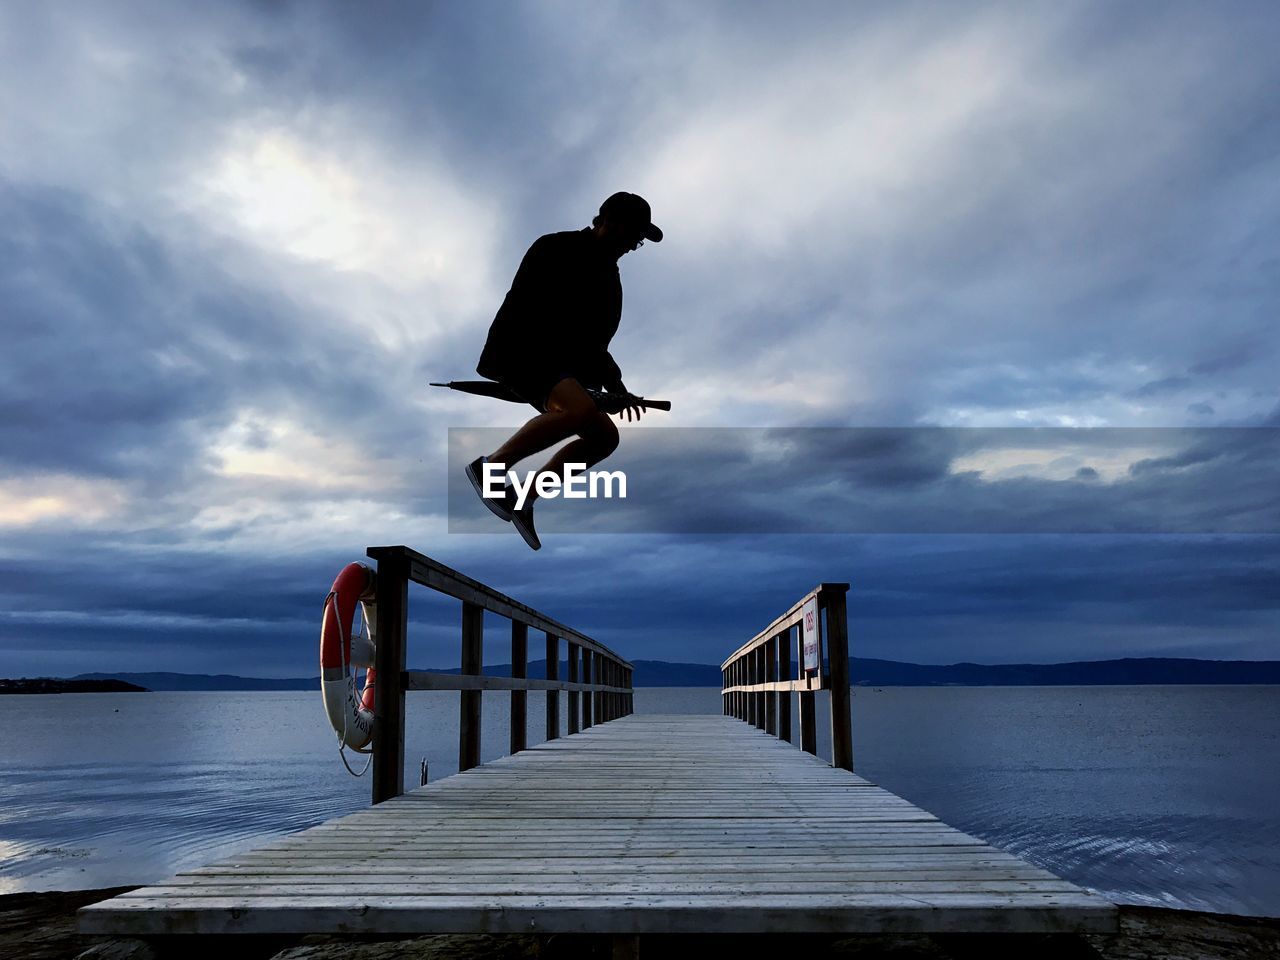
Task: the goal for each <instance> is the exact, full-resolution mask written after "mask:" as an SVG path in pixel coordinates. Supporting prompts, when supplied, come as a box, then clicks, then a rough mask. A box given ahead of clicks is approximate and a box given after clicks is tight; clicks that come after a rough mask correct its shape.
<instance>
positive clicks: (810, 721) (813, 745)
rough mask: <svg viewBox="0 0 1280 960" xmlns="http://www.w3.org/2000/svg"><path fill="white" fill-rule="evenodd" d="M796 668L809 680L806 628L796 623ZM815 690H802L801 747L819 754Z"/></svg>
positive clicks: (798, 673)
mask: <svg viewBox="0 0 1280 960" xmlns="http://www.w3.org/2000/svg"><path fill="white" fill-rule="evenodd" d="M796 663H798V664H799V667H798V669H797V670H796V673H797V675H798V676H799V678H800V679H802V680H808V671H807V670H805V668H804V630H803V628H801V627H800V625H799V624H797V625H796ZM814 696H815V694H814V692H813V691H812V690H801V691H800V694H799V697H800V749H801V750H803V751H804V752H805V753H812V754H813V755H814V756H815V757H816V756H817V755H818V717H817V711H816V709H815V705H814Z"/></svg>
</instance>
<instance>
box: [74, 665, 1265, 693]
mask: <svg viewBox="0 0 1280 960" xmlns="http://www.w3.org/2000/svg"><path fill="white" fill-rule="evenodd" d="M632 663H633V665H634V667H635V685H636V686H637V687H719V686H720V668H719V667H718V666H716V665H714V664H706V663H668V662H666V661H664V660H634V661H632ZM427 669H432V668H427ZM433 672H436V673H460V672H461V671H460V669H459V668H458V667H446V668H440V667H437V668H434V669H433ZM484 672H485V673H487V674H490V675H493V676H510V675H511V665H510V664H505V663H500V664H487V665H486V666H485V668H484ZM849 672H850V675H851V676H852V679H853V683H854V684H855V685H859V686H874V687H941V686H970V687H989V686H990V687H1010V686H1013V687H1026V686H1097V685H1108V684H1110V685H1115V684H1197V683H1199V684H1218V683H1228V684H1230V683H1264V684H1271V683H1280V661H1275V660H1190V659H1174V658H1155V657H1152V658H1141V659H1139V658H1126V659H1123V660H1091V661H1081V662H1077V663H1002V664H981V663H953V664H949V665H946V666H938V665H933V664H921V663H900V662H898V661H896V660H872V659H863V658H860V657H854V658H853V661H852V663H851V664H850V669H849ZM568 674H569V666H568V662H567V661H562V662H561V663H560V676H561V677H567V676H568ZM529 676H530V677H535V678H539V679H540V678H542V677H545V676H546V661H545V660H533V661H531V662H530V663H529ZM73 679H74V680H77V681H80V680H93V681H102V680H123V681H125V682H127V683H131V684H137V685H138V686H141V687H145V688H147V689H149V690H318V689H319V688H320V678H319V677H318V676H315V677H294V678H286V679H269V678H262V677H236V676H230V675H227V674H218V675H216V676H209V675H206V674H191V673H82V674H80V675H79V676H76V677H74V678H73Z"/></svg>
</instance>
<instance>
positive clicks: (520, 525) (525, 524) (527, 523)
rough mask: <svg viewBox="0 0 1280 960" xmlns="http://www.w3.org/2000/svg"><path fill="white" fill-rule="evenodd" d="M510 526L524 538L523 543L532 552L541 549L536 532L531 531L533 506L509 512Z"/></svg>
mask: <svg viewBox="0 0 1280 960" xmlns="http://www.w3.org/2000/svg"><path fill="white" fill-rule="evenodd" d="M511 525H512V526H513V527H515V528H516V530H517V531H519V533H520V536H522V537H524V542H525V543H527V544H528V545H529V547H530V548H531V549H533V550H541V549H542V541H541V540H539V539H538V531H537V530H535V529H533V504H528V505H526V506H523V507H521V508H520V509H519V510H513V511H511Z"/></svg>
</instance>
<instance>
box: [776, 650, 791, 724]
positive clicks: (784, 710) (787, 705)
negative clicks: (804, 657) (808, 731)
mask: <svg viewBox="0 0 1280 960" xmlns="http://www.w3.org/2000/svg"><path fill="white" fill-rule="evenodd" d="M790 639H791V630H790V628H788V629H787V630H786V631H784V632H783V633H780V634H778V637H777V640H778V679H779V680H783V681H787V680H791V679H792V677H791V643H790ZM778 739H779V740H786V741H787V742H788V743H790V742H791V694H790V693H785V692H784V693H779V694H778Z"/></svg>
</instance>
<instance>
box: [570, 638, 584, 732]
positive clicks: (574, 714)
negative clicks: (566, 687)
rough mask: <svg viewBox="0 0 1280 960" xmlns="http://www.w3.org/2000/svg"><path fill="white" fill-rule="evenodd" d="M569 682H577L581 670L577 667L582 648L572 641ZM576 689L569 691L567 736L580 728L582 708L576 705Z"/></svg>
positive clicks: (577, 698) (577, 699)
mask: <svg viewBox="0 0 1280 960" xmlns="http://www.w3.org/2000/svg"><path fill="white" fill-rule="evenodd" d="M568 646H569V682H570V683H577V682H578V677H579V676H580V675H581V672H580V670H579V668H578V665H579V663H580V657H581V652H582V648H581V647H580V646H578V645H577V644H576V643H573V642H572V641H570V642H569V644H568ZM578 701H579V697H578V691H577V690H570V691H569V736H573V735H574V734H575V733H577V732H578V731H579V730H581V729H582V710H581V708H580V707H579V706H578Z"/></svg>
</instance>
